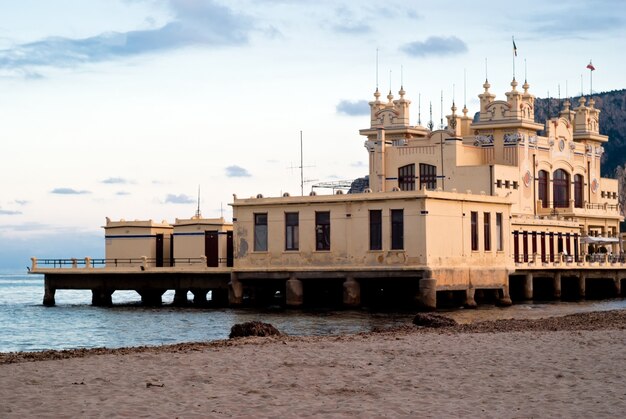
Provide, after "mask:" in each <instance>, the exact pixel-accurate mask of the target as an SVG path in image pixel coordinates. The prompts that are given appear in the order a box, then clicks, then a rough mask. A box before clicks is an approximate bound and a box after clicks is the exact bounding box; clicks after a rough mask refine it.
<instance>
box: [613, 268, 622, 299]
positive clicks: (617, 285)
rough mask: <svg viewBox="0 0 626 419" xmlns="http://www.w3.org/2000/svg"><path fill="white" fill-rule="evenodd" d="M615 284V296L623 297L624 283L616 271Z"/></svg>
mask: <svg viewBox="0 0 626 419" xmlns="http://www.w3.org/2000/svg"><path fill="white" fill-rule="evenodd" d="M613 283H614V284H615V296H616V297H619V296H620V295H622V281H621V280H620V279H619V272H618V271H615V274H614V276H613Z"/></svg>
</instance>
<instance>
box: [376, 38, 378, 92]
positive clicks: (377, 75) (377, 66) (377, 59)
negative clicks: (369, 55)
mask: <svg viewBox="0 0 626 419" xmlns="http://www.w3.org/2000/svg"><path fill="white" fill-rule="evenodd" d="M376 91H378V48H376Z"/></svg>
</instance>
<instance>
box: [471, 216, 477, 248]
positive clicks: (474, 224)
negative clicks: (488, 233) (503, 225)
mask: <svg viewBox="0 0 626 419" xmlns="http://www.w3.org/2000/svg"><path fill="white" fill-rule="evenodd" d="M472 250H478V213H477V212H475V211H472Z"/></svg>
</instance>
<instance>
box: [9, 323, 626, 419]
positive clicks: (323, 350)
mask: <svg viewBox="0 0 626 419" xmlns="http://www.w3.org/2000/svg"><path fill="white" fill-rule="evenodd" d="M625 371H626V312H623V311H615V312H605V313H586V314H578V315H573V316H566V317H563V318H554V319H545V320H504V321H496V322H485V323H480V324H475V325H462V326H455V327H450V328H443V329H427V328H418V327H415V326H407V327H404V328H399V329H396V330H393V331H385V332H374V333H368V334H358V335H348V336H336V337H265V338H241V339H235V340H230V341H220V342H214V343H207V344H182V345H172V346H164V347H157V348H132V349H122V350H104V349H100V350H91V351H63V352H52V351H51V352H45V353H37V354H0V417H4V418H14V417H15V418H18V417H19V418H23V417H167V418H174V417H180V418H187V417H278V416H280V417H354V416H359V417H523V418H526V417H555V416H559V417H623V416H624V414H625V413H626V373H625Z"/></svg>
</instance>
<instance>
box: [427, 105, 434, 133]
mask: <svg viewBox="0 0 626 419" xmlns="http://www.w3.org/2000/svg"><path fill="white" fill-rule="evenodd" d="M429 103H430V120H429V121H428V129H429V130H430V131H432V130H433V128H434V127H435V124H434V123H433V102H432V101H430V102H429Z"/></svg>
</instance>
